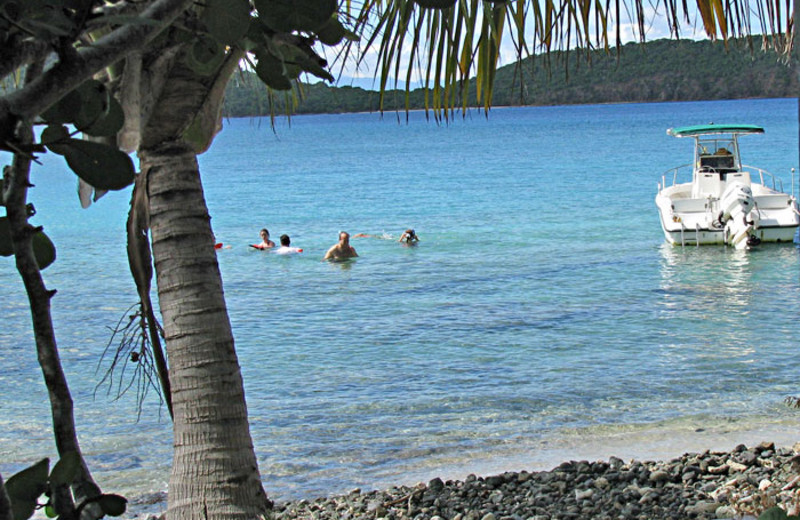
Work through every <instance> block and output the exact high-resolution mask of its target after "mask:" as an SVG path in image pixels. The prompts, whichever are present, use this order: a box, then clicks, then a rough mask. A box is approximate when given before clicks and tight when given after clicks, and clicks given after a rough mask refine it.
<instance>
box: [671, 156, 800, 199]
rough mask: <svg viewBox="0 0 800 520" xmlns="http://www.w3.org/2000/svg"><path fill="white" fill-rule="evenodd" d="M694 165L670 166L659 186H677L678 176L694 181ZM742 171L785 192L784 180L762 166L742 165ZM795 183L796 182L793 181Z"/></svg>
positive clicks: (774, 188) (766, 184) (764, 184)
mask: <svg viewBox="0 0 800 520" xmlns="http://www.w3.org/2000/svg"><path fill="white" fill-rule="evenodd" d="M693 167H694V165H693V164H692V163H688V164H682V165H680V166H676V167H675V168H670V169H669V170H667V171H666V172H664V173H663V174H662V175H661V186H660V187H659V191H660V190H662V189H664V188H667V187H669V186H675V185H676V184H678V177H679V176H680V177H686V180H683V178H681V182H691V181H692V174H693V173H694V168H693ZM742 171H745V172H747V173H749V174H750V178H751V179H752V180H754V179H755V176H758V180H759V183H760V184H761V185H762V186H767V187H769V185H772V189H773V190H776V191H780V192H783V181H782V180H781V179H779V178H777V177H776V176H775V175H773V174H771V173H770V172H768V171H767V170H764V169H762V168H758V167H756V166H748V165H744V164H743V165H742ZM670 179H671V180H672V182H671V184H667V182H669V180H670ZM792 184H794V183H792Z"/></svg>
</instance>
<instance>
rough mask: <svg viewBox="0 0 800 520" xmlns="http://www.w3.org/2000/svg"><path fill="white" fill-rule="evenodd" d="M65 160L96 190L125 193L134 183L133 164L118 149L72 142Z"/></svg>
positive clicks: (80, 141) (75, 140)
mask: <svg viewBox="0 0 800 520" xmlns="http://www.w3.org/2000/svg"><path fill="white" fill-rule="evenodd" d="M59 146H65V147H66V150H65V153H64V157H65V158H66V159H67V164H68V165H69V167H70V168H71V169H72V171H73V172H75V174H76V175H77V176H78V177H80V178H81V179H83V180H85V181H86V182H88V183H89V184H91V185H92V186H94V188H95V189H96V190H121V189H122V188H124V187H126V186H128V185H130V184H131V183H133V179H134V176H135V174H136V171H135V169H134V166H133V161H132V160H131V158H130V157H129V156H128V155H127V154H126V153H125V152H122V151H120V150H119V149H117V148H114V147H112V146H108V145H105V144H102V143H95V142H91V141H84V140H81V139H70V140H69V141H68V142H67V143H65V144H63V145H59Z"/></svg>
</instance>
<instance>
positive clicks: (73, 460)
mask: <svg viewBox="0 0 800 520" xmlns="http://www.w3.org/2000/svg"><path fill="white" fill-rule="evenodd" d="M80 467H81V458H80V456H79V455H78V452H77V451H69V452H67V453H64V454H63V455H62V456H61V458H60V459H59V460H58V462H56V464H55V466H53V471H51V472H50V483H51V484H52V485H54V486H60V485H64V486H68V485H70V484H72V482H73V481H74V480H75V477H76V476H77V475H78V470H79V469H80Z"/></svg>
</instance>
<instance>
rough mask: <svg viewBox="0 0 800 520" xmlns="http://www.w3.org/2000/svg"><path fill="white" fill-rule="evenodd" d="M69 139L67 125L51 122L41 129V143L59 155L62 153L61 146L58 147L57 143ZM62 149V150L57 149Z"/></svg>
mask: <svg viewBox="0 0 800 520" xmlns="http://www.w3.org/2000/svg"><path fill="white" fill-rule="evenodd" d="M70 139H71V137H70V136H69V130H67V127H66V126H64V125H60V124H51V125H48V126H47V128H45V129H44V130H42V137H41V141H42V144H43V145H45V146H47V147H48V148H49V149H50V151H52V152H54V153H57V154H59V155H64V154H63V153H62V151H63V147H62V148H59V146H58V145H60V144H62V143H66V142H68V141H69V140H70ZM59 150H62V151H59Z"/></svg>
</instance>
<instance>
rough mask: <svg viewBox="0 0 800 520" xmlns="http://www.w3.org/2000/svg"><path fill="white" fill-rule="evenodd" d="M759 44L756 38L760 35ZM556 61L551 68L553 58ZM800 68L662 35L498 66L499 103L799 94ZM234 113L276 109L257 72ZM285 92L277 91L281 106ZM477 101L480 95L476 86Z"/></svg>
mask: <svg viewBox="0 0 800 520" xmlns="http://www.w3.org/2000/svg"><path fill="white" fill-rule="evenodd" d="M756 45H757V42H756ZM548 63H549V67H548V66H547V64H548ZM798 86H800V83H799V82H798V79H797V77H796V74H795V73H793V72H792V70H791V69H790V68H789V67H788V66H787V65H786V64H784V63H782V62H781V61H780V59H779V57H778V56H777V55H776V54H775V53H774V52H761V51H754V52H751V51H750V50H748V49H747V48H746V47H745V46H744V45H743V42H741V41H738V42H732V43H730V44H729V47H728V49H727V50H726V49H725V46H724V45H723V44H722V43H712V42H710V41H707V40H706V41H694V40H681V41H675V40H656V41H653V42H649V43H646V44H633V43H631V44H627V45H625V46H623V47H622V49H621V52H620V53H619V56H617V53H616V52H612V53H611V54H606V53H603V52H593V53H591V63H587V60H586V56H585V52H582V51H569V52H554V53H552V54H551V55H550V56H549V57H543V56H536V57H531V58H528V59H526V60H524V61H523V62H521V63H520V64H519V65H508V66H505V67H502V68H501V69H499V70H498V72H497V76H496V81H495V90H494V97H493V102H492V104H493V105H494V106H507V105H569V104H587V103H629V102H651V101H691V100H713V99H742V98H774V97H792V96H796V95H797V94H798V92H800V90H798ZM226 96H227V97H226V102H225V114H226V115H227V116H229V117H239V116H255V115H266V114H269V103H268V102H267V96H268V94H267V91H266V89H265V87H264V86H263V85H261V83H260V82H259V81H258V79H257V78H255V77H253V76H252V75H248V74H242V75H238V76H237V77H236V78H234V80H233V81H231V84H230V85H229V87H228V90H227V94H226ZM284 99H285V96H284V95H283V94H282V93H279V94H277V95H275V98H274V101H275V102H276V106H277V107H278V108H277V109H276V111H277V112H278V113H280V112H281V111H283V108H282V107H283V103H284ZM468 99H470V101H471V102H472V100H474V94H472V93H470V95H469V98H468ZM378 106H379V94H378V93H377V92H374V91H369V90H364V89H361V88H358V87H349V86H345V87H329V86H327V85H325V84H323V83H316V84H313V85H308V84H305V85H303V86H302V94H301V95H299V96H298V105H297V107H296V108H295V109H294V110H293V113H297V114H302V113H338V112H371V111H377V110H378ZM409 106H410V108H411V109H417V108H423V107H424V91H423V90H422V89H417V90H414V91H412V92H411V94H410V97H409ZM404 108H405V93H404V92H402V91H389V92H387V93H386V95H385V100H384V109H385V110H388V111H394V110H398V109H399V110H403V109H404Z"/></svg>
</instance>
